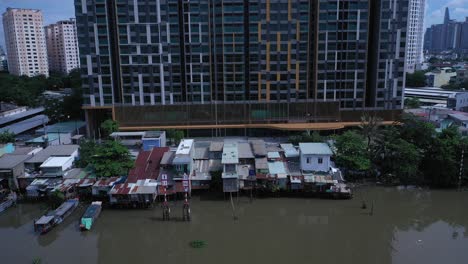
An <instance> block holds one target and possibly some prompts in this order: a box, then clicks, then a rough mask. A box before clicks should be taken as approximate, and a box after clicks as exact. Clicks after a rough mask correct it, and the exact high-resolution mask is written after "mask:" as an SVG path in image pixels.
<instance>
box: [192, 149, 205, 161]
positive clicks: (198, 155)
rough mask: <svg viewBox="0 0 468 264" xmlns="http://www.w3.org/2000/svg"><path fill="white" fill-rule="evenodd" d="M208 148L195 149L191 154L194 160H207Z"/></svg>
mask: <svg viewBox="0 0 468 264" xmlns="http://www.w3.org/2000/svg"><path fill="white" fill-rule="evenodd" d="M208 149H209V148H208V147H195V148H194V153H193V159H194V160H207V159H208V158H209V155H208V154H209V153H208Z"/></svg>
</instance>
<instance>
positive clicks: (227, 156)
mask: <svg viewBox="0 0 468 264" xmlns="http://www.w3.org/2000/svg"><path fill="white" fill-rule="evenodd" d="M221 164H223V173H222V175H221V177H222V179H223V191H224V192H238V191H239V177H238V175H237V165H239V154H238V149H237V143H236V142H224V146H223V155H222V159H221Z"/></svg>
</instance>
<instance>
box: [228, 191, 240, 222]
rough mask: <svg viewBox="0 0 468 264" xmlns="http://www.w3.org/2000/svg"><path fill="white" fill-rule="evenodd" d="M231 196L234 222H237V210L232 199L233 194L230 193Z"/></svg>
mask: <svg viewBox="0 0 468 264" xmlns="http://www.w3.org/2000/svg"><path fill="white" fill-rule="evenodd" d="M229 196H230V197H231V207H232V217H233V218H234V220H237V219H238V218H237V215H236V209H235V207H234V200H233V199H232V192H229Z"/></svg>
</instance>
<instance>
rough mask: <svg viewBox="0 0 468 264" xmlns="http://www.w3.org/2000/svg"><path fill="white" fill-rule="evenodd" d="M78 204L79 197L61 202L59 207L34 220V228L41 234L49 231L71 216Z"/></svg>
mask: <svg viewBox="0 0 468 264" xmlns="http://www.w3.org/2000/svg"><path fill="white" fill-rule="evenodd" d="M77 206H78V199H70V200H68V201H65V202H64V203H63V204H61V205H60V206H59V207H58V208H57V209H55V210H52V211H49V212H48V213H47V214H45V215H44V216H42V217H41V218H39V220H37V221H34V230H35V231H36V232H39V233H40V234H45V233H47V232H49V231H50V230H51V229H52V228H53V227H55V226H56V225H58V224H60V223H62V222H63V220H65V218H67V217H68V216H70V215H71V214H72V213H73V211H74V210H75V209H76V207H77Z"/></svg>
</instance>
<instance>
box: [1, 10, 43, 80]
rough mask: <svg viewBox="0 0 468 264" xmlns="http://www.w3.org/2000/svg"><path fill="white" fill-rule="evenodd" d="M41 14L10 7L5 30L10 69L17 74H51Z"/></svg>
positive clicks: (7, 11) (6, 16)
mask: <svg viewBox="0 0 468 264" xmlns="http://www.w3.org/2000/svg"><path fill="white" fill-rule="evenodd" d="M42 21H43V18H42V12H41V11H40V10H37V9H19V8H7V10H6V12H5V13H3V29H4V31H5V44H6V50H7V58H8V70H9V72H10V73H11V74H14V75H27V76H35V75H40V74H43V75H46V76H48V75H49V67H48V64H47V51H46V45H45V37H44V28H43V22H42Z"/></svg>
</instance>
